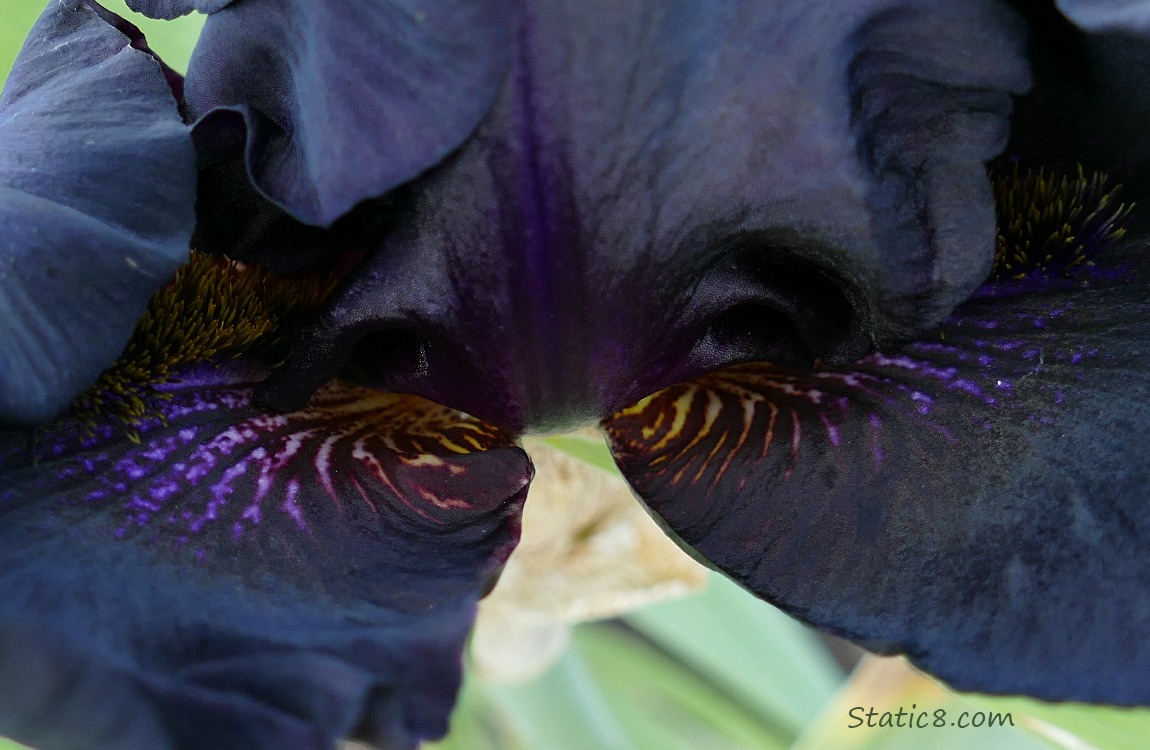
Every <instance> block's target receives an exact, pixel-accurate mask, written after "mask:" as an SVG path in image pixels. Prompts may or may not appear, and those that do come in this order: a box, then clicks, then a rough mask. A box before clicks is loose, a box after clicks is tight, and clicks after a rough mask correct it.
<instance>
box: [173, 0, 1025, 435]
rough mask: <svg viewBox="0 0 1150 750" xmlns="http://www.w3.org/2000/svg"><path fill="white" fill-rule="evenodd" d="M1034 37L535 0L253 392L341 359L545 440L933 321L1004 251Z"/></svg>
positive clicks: (318, 375)
mask: <svg viewBox="0 0 1150 750" xmlns="http://www.w3.org/2000/svg"><path fill="white" fill-rule="evenodd" d="M237 7H242V6H237ZM896 10H897V12H896ZM222 15H223V14H220V16H217V17H222ZM941 26H945V28H946V34H939V33H938V30H939V28H940V27H941ZM1022 43H1023V33H1022V28H1021V26H1020V25H1019V18H1018V17H1017V16H1015V15H1014V14H1013V13H1011V12H1010V11H1009V10H1008V9H1007V8H1005V7H1004V6H1001V5H999V4H996V3H992V2H971V3H962V4H955V5H946V6H945V7H940V6H939V5H938V4H936V3H912V4H910V5H909V6H908V5H907V4H905V3H903V4H897V5H896V4H893V3H887V2H884V1H883V0H873V1H872V2H865V3H855V4H851V5H850V7H849V8H846V9H844V8H843V7H842V5H841V4H839V3H830V2H828V3H816V4H814V5H812V4H811V3H809V2H783V3H776V4H771V5H769V7H765V6H761V5H740V4H734V3H706V4H700V3H694V2H672V3H662V2H658V3H657V2H638V3H629V4H619V3H613V2H602V3H592V4H591V5H587V4H586V3H583V4H575V3H565V2H554V3H526V4H524V8H523V12H522V13H521V17H520V19H519V25H518V27H517V33H516V36H515V44H514V48H513V49H514V59H513V61H512V66H511V71H510V74H509V76H508V77H507V79H506V81H505V82H504V85H503V88H502V90H501V91H500V93H499V97H498V100H497V102H496V105H495V107H494V109H493V110H492V112H491V113H490V114H489V115H488V117H487V118H486V119H485V120H484V121H483V123H482V124H481V125H480V126H479V128H478V129H477V130H476V131H475V133H474V134H473V135H472V137H471V138H469V139H468V141H467V142H466V143H465V144H464V145H463V146H462V147H461V148H460V149H459V150H458V151H457V152H455V153H454V154H453V155H452V156H451V157H450V158H448V159H447V160H446V161H445V162H444V163H443V164H442V165H440V166H437V167H436V168H435V169H433V170H431V171H430V172H428V173H427V174H426V175H424V176H422V177H420V178H419V179H417V180H415V181H414V182H412V183H411V184H409V185H408V186H407V188H406V190H405V200H407V201H409V202H408V203H407V204H406V205H405V209H404V211H403V213H402V215H401V216H399V217H398V219H397V221H396V223H395V225H394V227H393V229H392V231H391V232H390V234H388V235H387V236H386V237H384V238H383V239H382V241H381V242H379V244H378V247H377V248H372V250H373V253H372V254H371V256H370V257H369V258H368V259H367V260H366V261H365V263H364V265H363V266H362V267H361V268H360V269H359V270H358V271H357V274H356V275H355V276H354V277H352V278H351V279H349V283H348V285H347V286H346V289H345V290H344V291H343V292H342V293H341V294H340V295H339V296H338V297H337V298H336V299H334V300H333V301H332V303H331V305H330V306H329V309H328V310H326V311H325V312H324V313H323V314H322V315H321V316H320V317H319V318H318V319H317V320H316V321H315V322H314V323H313V324H312V325H310V326H309V327H308V328H307V329H306V330H305V331H304V332H303V333H302V335H301V336H300V338H299V340H298V342H297V346H296V351H297V352H298V354H297V356H295V357H294V358H292V359H291V360H289V362H288V364H287V366H286V367H285V368H284V369H283V370H281V371H280V372H279V373H277V374H276V375H275V376H274V377H273V379H272V380H271V381H269V383H268V387H267V389H266V391H265V393H264V396H265V397H266V398H267V400H268V403H270V404H274V405H276V406H278V407H280V408H284V407H288V408H290V407H293V406H295V405H298V404H299V403H301V402H302V401H303V400H304V399H306V397H307V395H308V394H309V393H310V392H311V390H313V389H314V388H316V387H318V386H319V385H320V384H322V383H323V382H326V381H327V380H328V379H330V378H331V377H333V376H335V375H336V374H338V373H339V372H341V368H343V367H344V365H347V369H346V370H345V371H344V374H345V375H346V376H348V377H352V378H354V379H355V380H356V381H357V382H361V383H363V384H365V385H369V386H371V387H376V388H380V389H389V390H402V391H411V392H415V393H419V394H421V395H423V396H425V397H427V398H430V399H432V400H435V401H437V402H439V403H445V404H451V405H453V406H455V407H457V408H460V409H463V410H465V411H467V412H468V413H471V414H476V415H478V416H480V417H482V418H483V419H486V420H488V421H492V422H494V423H497V424H500V425H501V426H504V427H506V428H507V429H509V430H512V431H516V432H518V431H523V430H528V431H530V430H537V431H555V430H563V429H568V428H572V427H578V426H581V425H587V424H589V423H594V422H596V421H598V420H599V419H601V418H602V417H603V416H604V415H605V414H609V413H611V412H613V411H615V410H617V409H619V408H622V407H623V406H625V405H627V404H629V403H633V402H634V401H635V400H637V399H638V398H641V397H643V396H645V395H648V394H650V393H652V392H653V391H655V390H658V389H659V388H661V387H665V386H667V385H670V384H672V383H675V382H678V381H681V380H683V379H685V378H690V377H693V376H695V375H698V374H701V373H703V372H706V371H708V370H711V369H714V368H716V367H721V366H724V365H728V364H732V363H734V362H738V361H746V360H747V359H754V358H757V357H761V356H764V352H769V351H782V350H791V351H789V354H790V356H793V357H794V358H795V359H796V360H797V359H802V358H806V359H808V360H813V359H814V358H831V359H838V360H843V361H850V360H852V359H854V358H857V356H859V355H860V354H861V353H863V352H865V351H866V350H867V349H868V348H870V346H871V342H872V340H873V339H875V338H878V339H880V340H886V339H889V338H892V337H895V338H901V337H904V336H906V335H907V334H908V333H909V332H913V331H916V330H918V329H921V328H923V327H927V326H929V325H931V324H933V323H937V322H938V321H939V320H941V319H942V318H943V317H944V316H945V314H946V313H948V312H949V311H950V309H951V308H952V307H953V306H954V305H955V304H957V303H958V302H959V301H960V300H961V299H962V298H964V297H966V296H967V295H968V294H969V293H970V292H971V291H972V290H973V289H974V288H975V287H976V286H977V285H978V283H979V282H980V281H981V280H982V278H984V277H985V275H986V273H987V272H988V271H989V269H990V265H991V263H992V260H993V255H994V248H993V207H992V201H991V195H990V189H989V185H988V183H987V180H986V175H985V165H984V162H985V161H986V160H987V159H989V158H991V157H993V156H994V155H996V154H997V153H998V151H999V150H1000V149H1001V148H1002V146H1003V145H1004V144H1005V140H1006V133H1007V114H1008V111H1009V108H1010V94H1011V93H1019V92H1021V91H1023V90H1025V88H1026V85H1027V81H1028V78H1027V66H1026V62H1025V60H1024V59H1023V56H1022V49H1021V48H1022ZM971 47H977V48H979V49H980V50H983V51H984V52H985V54H979V55H977V56H971V55H970V54H969V49H970V48H971ZM191 80H192V78H191V76H190V77H189V81H191ZM189 85H190V84H189ZM605 144H609V147H607V146H605ZM822 292H826V293H825V294H824V293H822ZM748 320H753V322H754V323H758V324H762V325H763V327H764V328H768V327H769V328H770V330H769V331H768V332H767V333H765V334H764V335H761V336H760V337H759V338H760V341H759V342H751V341H750V340H749V339H748V337H747V336H745V335H743V333H744V332H745V330H746V329H747V328H748V326H749V324H748ZM588 331H593V332H594V335H588ZM752 343H753V346H752ZM396 349H401V350H402V352H400V353H398V354H395V353H394V350H396ZM476 382H481V383H484V384H485V387H484V388H482V389H477V388H474V387H473V384H474V383H476Z"/></svg>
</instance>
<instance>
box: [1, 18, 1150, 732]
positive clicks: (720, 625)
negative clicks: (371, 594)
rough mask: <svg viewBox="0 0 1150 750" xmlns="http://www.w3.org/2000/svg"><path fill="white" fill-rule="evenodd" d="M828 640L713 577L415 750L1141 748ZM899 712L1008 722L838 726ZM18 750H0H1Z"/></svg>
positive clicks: (166, 47) (181, 27)
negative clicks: (860, 655) (847, 665)
mask: <svg viewBox="0 0 1150 750" xmlns="http://www.w3.org/2000/svg"><path fill="white" fill-rule="evenodd" d="M105 4H106V5H107V6H108V7H109V8H110V9H112V10H114V11H116V12H118V13H121V14H124V15H128V16H130V17H133V20H136V21H137V23H138V25H140V26H141V28H142V29H143V30H144V31H145V33H146V34H147V35H148V38H149V41H150V42H151V44H152V47H153V48H154V49H155V50H156V51H157V52H159V53H160V54H161V55H162V56H163V57H164V58H165V59H166V60H167V61H168V62H169V64H171V65H172V66H173V67H175V68H176V69H177V70H181V71H183V70H185V69H186V66H187V60H188V58H189V56H190V54H191V50H192V47H193V45H194V43H195V38H196V35H197V34H198V32H199V29H200V27H201V26H202V23H203V17H202V16H195V15H194V16H190V17H186V18H183V19H180V20H178V21H174V22H169V23H164V22H156V21H150V20H148V19H139V17H135V16H134V14H131V13H130V12H129V11H128V10H127V8H126V7H125V6H124V4H123V2H122V1H119V0H109V2H107V3H105ZM42 7H43V3H41V2H35V1H33V0H3V24H2V25H0V76H2V77H6V76H7V74H8V70H9V68H10V67H11V64H12V61H13V59H14V58H15V56H16V54H17V52H18V50H19V48H20V45H21V44H22V41H23V38H24V35H25V34H26V33H27V30H28V29H29V28H30V27H31V25H32V23H33V22H34V21H35V19H36V17H37V16H38V15H39V12H40V10H41V9H42ZM828 643H829V641H828V640H827V639H825V638H822V637H820V636H818V635H817V634H815V633H814V632H812V631H811V630H809V629H807V628H806V627H804V626H802V625H800V624H799V623H797V622H795V621H793V620H791V619H790V618H788V617H786V616H785V615H783V614H781V613H779V612H778V611H777V610H775V609H774V608H773V607H770V606H769V605H767V604H765V603H763V602H760V601H758V600H756V599H754V598H753V597H751V596H749V595H747V594H746V593H744V592H743V591H741V590H740V589H738V588H737V587H736V586H734V585H732V584H730V583H728V582H727V581H725V580H724V579H722V578H721V577H718V576H713V580H712V583H711V585H710V586H709V587H708V589H707V590H706V591H705V592H703V593H701V594H698V595H695V596H692V597H688V598H686V599H681V600H678V601H672V602H667V603H663V604H659V605H656V606H653V607H650V608H648V609H645V610H642V611H640V612H636V613H634V614H632V615H629V616H627V617H624V618H621V619H616V620H611V621H608V622H601V623H591V624H585V625H581V626H579V627H578V628H577V630H576V633H575V637H574V638H573V641H572V645H571V647H570V648H569V649H568V650H567V651H566V653H565V654H564V655H563V656H562V657H561V658H560V660H559V661H558V662H557V663H556V664H555V665H554V666H553V667H552V668H551V669H550V670H548V671H547V672H546V673H545V674H544V675H543V676H542V677H540V678H539V679H537V680H535V681H532V682H529V683H525V684H499V683H486V682H483V681H481V680H479V679H477V678H475V677H473V676H469V678H468V680H467V683H466V684H465V686H464V691H463V694H462V697H461V701H460V704H459V707H458V709H457V711H456V714H455V717H454V720H453V730H452V733H451V735H449V736H448V738H447V739H445V740H443V741H442V742H439V743H435V744H434V745H432V746H429V748H428V750H431V749H432V748H435V750H699V749H700V748H703V749H706V750H728V749H729V750H773V749H776V748H777V749H779V750H783V749H786V748H790V749H791V750H823V749H824V748H825V749H827V750H863V749H865V750H922V749H924V748H925V749H927V750H931V749H934V748H941V749H944V750H945V749H949V748H954V749H956V750H957V749H960V748H979V749H980V750H1041V749H1042V748H1067V749H1073V750H1088V749H1089V748H1097V750H1143V749H1144V748H1147V747H1150V712H1148V711H1145V710H1134V711H1131V710H1120V709H1110V708H1098V707H1089V706H1081V705H1074V704H1066V705H1051V704H1043V703H1038V702H1035V701H1029V700H1025V699H1014V698H989V697H985V696H977V695H959V694H956V693H953V692H951V691H949V690H947V689H946V688H944V687H942V686H941V685H939V684H938V683H936V682H934V681H932V680H930V679H929V678H925V677H923V676H921V675H919V674H917V673H916V672H914V671H913V670H911V669H910V668H909V667H907V666H906V665H905V664H904V663H903V662H901V661H900V660H878V659H864V660H863V661H862V662H860V664H859V666H858V667H856V668H855V669H854V671H853V672H852V673H850V674H848V673H847V672H846V671H844V669H843V667H842V666H840V663H841V662H840V661H836V659H835V658H833V656H832V651H831V649H830V648H828ZM835 651H836V652H837V653H839V655H840V657H841V656H842V654H843V653H847V654H850V650H849V649H844V648H842V647H838V648H835ZM1052 658H1057V655H1052ZM848 661H850V659H848ZM911 705H916V706H918V707H919V708H920V709H921V708H925V709H926V710H928V711H930V712H933V711H935V710H937V709H944V710H946V711H947V715H948V716H949V717H951V718H957V717H958V716H959V715H960V714H961V713H962V712H964V711H965V712H968V713H969V714H970V715H971V716H977V715H980V714H979V712H994V713H1003V712H1010V714H1011V718H1012V720H1013V723H1014V726H1013V727H1009V726H1008V727H995V728H981V729H973V728H965V729H961V728H957V727H952V726H948V727H942V728H934V727H931V728H929V729H906V728H901V729H900V728H875V729H867V728H865V727H858V728H851V726H850V725H851V723H852V721H851V718H850V714H849V711H850V709H851V708H852V707H855V706H865V707H871V706H873V707H874V708H875V709H876V710H877V711H879V712H883V711H892V712H893V711H897V710H898V709H899V707H905V708H907V709H909V708H910V706H911ZM981 715H986V714H985V713H983V714H981ZM16 747H18V746H16V745H12V744H10V743H6V742H5V741H3V740H0V750H12V748H16Z"/></svg>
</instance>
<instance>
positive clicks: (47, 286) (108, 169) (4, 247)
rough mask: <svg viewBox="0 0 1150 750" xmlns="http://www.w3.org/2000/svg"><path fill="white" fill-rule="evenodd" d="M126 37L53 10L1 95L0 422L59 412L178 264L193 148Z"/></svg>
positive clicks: (78, 7) (87, 18) (191, 191)
mask: <svg viewBox="0 0 1150 750" xmlns="http://www.w3.org/2000/svg"><path fill="white" fill-rule="evenodd" d="M105 13H106V12H105ZM133 41H134V40H133V39H130V38H129V37H126V36H125V35H124V34H122V33H121V32H120V31H118V30H116V29H115V28H113V27H112V26H110V25H109V24H108V23H107V22H106V21H105V20H104V19H103V18H102V17H101V15H99V14H97V13H96V12H95V11H93V10H92V9H91V8H90V7H89V6H88V5H87V4H86V3H83V2H80V1H79V0H75V1H74V2H54V3H52V4H51V5H50V6H49V7H48V9H47V10H46V11H45V14H44V15H43V16H42V17H41V18H40V20H39V21H37V23H36V25H35V26H34V27H33V29H32V32H31V34H30V35H29V37H28V40H27V42H26V43H25V46H24V48H23V50H22V51H21V53H20V56H19V57H18V58H17V60H16V63H15V65H14V67H13V69H12V73H11V76H10V77H9V79H8V82H7V84H6V85H5V88H4V92H3V94H2V95H0V226H2V227H3V233H2V235H0V275H2V276H3V277H4V278H5V284H4V287H3V289H2V290H0V422H5V423H36V422H43V421H46V420H48V419H51V418H52V417H54V416H56V415H57V414H59V413H60V412H61V411H62V410H63V409H64V408H65V407H66V406H67V404H68V402H69V401H71V399H72V398H74V397H75V396H76V395H77V394H78V393H79V392H80V391H82V390H83V389H84V388H85V387H86V386H88V385H89V384H90V383H91V382H92V381H93V380H94V379H95V377H96V375H98V374H99V372H100V370H102V369H103V368H104V367H106V366H107V365H108V364H110V363H111V362H112V360H114V359H115V357H116V355H117V354H118V353H119V351H120V350H121V349H122V348H123V346H124V344H125V343H126V342H127V340H128V337H129V336H130V335H131V332H132V327H133V326H134V325H135V322H136V320H137V319H138V318H139V317H140V315H141V314H142V313H143V311H144V308H145V306H146V305H147V301H148V297H149V296H150V295H151V294H152V292H154V291H155V290H156V288H158V287H159V286H160V285H161V284H163V283H164V282H165V281H166V280H167V279H168V278H169V277H170V276H171V274H172V271H174V270H175V268H176V266H177V265H179V264H180V263H181V262H183V261H184V260H185V259H186V258H187V253H188V239H189V237H190V236H191V232H192V225H193V221H194V217H193V210H192V202H193V199H194V196H195V157H194V154H193V151H192V144H191V139H190V137H189V135H188V132H187V130H186V128H185V127H184V125H183V122H182V121H181V119H180V116H179V113H178V111H177V107H176V102H175V101H174V100H173V98H172V91H171V90H170V88H169V86H168V83H167V82H166V80H165V77H164V74H163V72H162V69H161V67H160V64H159V63H158V62H157V61H156V60H155V59H154V58H153V57H152V56H151V55H150V54H148V53H145V52H142V51H139V50H137V49H136V48H134V47H133Z"/></svg>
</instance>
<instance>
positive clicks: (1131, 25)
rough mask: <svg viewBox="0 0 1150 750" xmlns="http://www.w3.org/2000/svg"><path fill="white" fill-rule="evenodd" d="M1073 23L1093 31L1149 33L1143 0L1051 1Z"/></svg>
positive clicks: (1149, 11)
mask: <svg viewBox="0 0 1150 750" xmlns="http://www.w3.org/2000/svg"><path fill="white" fill-rule="evenodd" d="M1055 4H1056V5H1057V6H1058V9H1059V10H1061V11H1062V12H1063V13H1065V14H1066V16H1067V17H1068V18H1070V19H1071V20H1072V21H1074V23H1076V24H1078V25H1079V26H1082V27H1083V28H1086V29H1091V30H1094V31H1100V30H1109V31H1137V32H1142V33H1145V32H1147V31H1150V2H1146V0H1055Z"/></svg>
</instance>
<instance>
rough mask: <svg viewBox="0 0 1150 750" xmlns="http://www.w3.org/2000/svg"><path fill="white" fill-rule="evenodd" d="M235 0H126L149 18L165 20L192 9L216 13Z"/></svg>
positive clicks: (134, 8) (130, 6)
mask: <svg viewBox="0 0 1150 750" xmlns="http://www.w3.org/2000/svg"><path fill="white" fill-rule="evenodd" d="M233 1H234V0H125V2H126V3H127V5H128V7H129V8H131V9H132V10H134V11H136V12H137V13H142V14H144V15H145V16H148V17H149V18H161V19H163V20H165V21H168V20H171V19H173V18H179V17H180V16H186V15H187V14H189V13H191V12H192V11H199V12H200V13H215V12H216V11H217V10H220V9H222V8H224V7H226V6H228V5H231V3H232V2H233Z"/></svg>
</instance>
